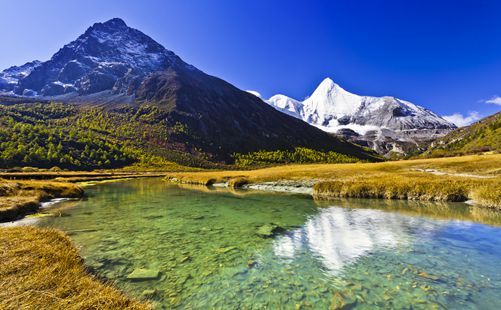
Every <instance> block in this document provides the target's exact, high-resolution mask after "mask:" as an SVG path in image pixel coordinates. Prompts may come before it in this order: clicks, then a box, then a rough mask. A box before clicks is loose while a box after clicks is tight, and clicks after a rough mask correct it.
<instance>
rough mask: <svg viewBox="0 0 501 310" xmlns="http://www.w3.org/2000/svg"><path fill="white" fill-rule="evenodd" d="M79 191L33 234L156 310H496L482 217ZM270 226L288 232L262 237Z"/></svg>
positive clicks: (189, 192) (187, 194) (489, 241)
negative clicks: (42, 232)
mask: <svg viewBox="0 0 501 310" xmlns="http://www.w3.org/2000/svg"><path fill="white" fill-rule="evenodd" d="M86 192H87V196H88V197H87V198H86V199H84V200H82V201H78V202H64V203H62V204H60V205H59V206H58V208H57V209H56V210H53V212H56V213H57V214H58V216H57V217H47V218H43V219H42V220H41V222H40V225H42V226H50V227H57V228H60V229H63V230H64V231H66V232H68V233H69V234H70V235H71V237H72V238H73V240H74V242H75V243H76V245H78V246H79V247H81V253H82V256H83V257H84V259H85V263H86V265H87V266H88V267H89V269H90V270H92V271H93V272H94V273H95V274H97V275H99V276H100V277H103V278H106V279H109V280H111V281H113V282H115V283H116V285H117V286H118V287H120V288H121V289H123V290H124V291H126V292H128V293H129V294H132V295H134V296H137V297H139V298H147V299H149V300H151V301H153V302H154V304H155V305H156V306H157V308H159V309H163V308H165V309H170V308H176V307H177V308H183V309H186V308H188V309H189V308H193V309H211V308H216V309H235V308H241V309H329V308H336V307H338V308H342V307H345V308H352V307H355V308H357V309H374V308H384V309H388V308H397V309H405V308H409V309H410V308H412V309H420V308H423V309H434V308H437V309H438V308H440V309H444V308H449V309H501V228H500V227H501V216H500V214H499V213H496V212H492V211H489V210H483V209H476V208H473V207H469V206H467V205H465V204H422V203H421V204H419V203H411V202H388V201H377V200H340V201H332V202H321V203H317V202H314V201H313V200H312V199H311V198H308V197H305V196H298V195H290V194H269V193H256V192H245V191H240V192H230V191H226V190H216V189H207V188H203V187H193V188H182V187H178V186H174V185H170V184H168V183H166V182H164V181H162V180H155V179H137V180H130V181H123V182H116V183H109V184H102V185H97V186H93V187H89V188H87V189H86ZM270 223H273V224H274V225H277V226H279V227H282V228H285V231H284V232H281V233H279V234H276V235H274V236H272V237H269V238H265V237H264V236H262V235H260V234H259V233H260V232H263V231H266V230H267V228H270V227H275V226H271V225H270ZM263 226H264V227H263ZM277 230H278V229H277ZM141 273H144V274H141ZM137 276H139V278H141V277H142V276H143V277H145V278H146V279H145V280H142V281H141V279H137ZM131 278H136V279H131Z"/></svg>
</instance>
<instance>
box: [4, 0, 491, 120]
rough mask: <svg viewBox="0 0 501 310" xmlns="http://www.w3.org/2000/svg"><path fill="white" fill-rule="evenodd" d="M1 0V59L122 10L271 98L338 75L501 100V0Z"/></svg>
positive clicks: (417, 97) (349, 85) (420, 99)
mask: <svg viewBox="0 0 501 310" xmlns="http://www.w3.org/2000/svg"><path fill="white" fill-rule="evenodd" d="M0 1H1V2H0V29H1V31H0V42H1V48H0V68H6V67H8V66H10V65H14V64H23V63H25V62H27V61H30V60H34V59H40V60H47V59H49V58H50V56H51V55H52V54H53V53H55V52H56V51H57V50H58V49H59V48H60V47H62V45H64V44H66V43H68V42H70V41H72V40H73V39H75V38H76V37H77V36H78V35H79V34H81V33H83V32H84V31H85V30H86V29H87V27H89V26H90V25H92V24H93V23H94V22H98V21H105V20H108V19H110V18H112V17H121V18H123V19H124V20H125V21H126V23H127V24H128V25H129V26H132V27H134V28H137V29H139V30H141V31H143V32H145V33H146V34H148V35H150V36H151V37H153V38H154V39H155V40H157V41H158V42H160V43H161V44H163V45H164V46H165V47H166V48H168V49H170V50H172V51H174V52H175V53H177V54H178V55H179V56H181V57H182V58H183V59H184V60H185V61H187V62H189V63H191V64H193V65H195V66H197V67H198V68H200V69H202V70H203V71H205V72H207V73H209V74H212V75H216V76H218V77H221V78H223V79H225V80H227V81H229V82H231V83H233V84H234V85H236V86H238V87H240V88H242V89H250V90H257V91H259V92H260V93H261V94H262V95H263V96H264V97H269V96H271V95H273V94H276V93H283V94H286V95H289V96H291V97H294V98H297V99H302V98H304V97H306V96H308V95H309V94H310V93H311V92H312V91H313V89H314V88H315V86H316V85H317V84H318V83H319V82H320V81H321V80H322V79H323V78H324V77H331V78H332V79H333V80H334V81H336V82H337V83H338V84H340V85H341V86H342V87H344V88H345V89H347V90H349V91H352V92H355V93H358V94H362V95H376V96H379V95H393V96H397V97H400V98H402V99H406V100H409V101H412V102H414V103H416V104H419V105H423V106H425V107H427V108H430V109H432V110H434V111H436V112H438V113H439V114H442V115H448V114H453V113H457V112H459V113H462V114H464V115H466V114H468V113H469V112H471V111H478V112H479V113H480V114H481V115H488V114H491V113H494V112H496V111H499V110H500V109H501V105H496V104H487V103H485V102H484V101H485V100H488V99H492V98H493V97H495V96H501V1H495V0H493V1H482V0H475V1H467V0H459V1H446V0H434V1H430V0H415V1H414V0H405V1H404V0H398V1H397V0H395V1H383V0H381V1H377V0H372V1H370V0H367V1H362V0H359V1H353V0H351V1H349V0H347V1H278V0H277V1H265V0H263V1H260V0H252V1H250V0H249V1H232V0H206V1H202V0H200V1H192V0H182V1H181V0H180V1H148V0H142V1H111V0H108V1H103V0H101V1H93V0H87V1H61V0H57V1H54V0H51V1H35V0H33V1H25V0H16V1H4V0H0ZM499 100H500V101H501V98H500V99H499ZM500 104H501V102H500Z"/></svg>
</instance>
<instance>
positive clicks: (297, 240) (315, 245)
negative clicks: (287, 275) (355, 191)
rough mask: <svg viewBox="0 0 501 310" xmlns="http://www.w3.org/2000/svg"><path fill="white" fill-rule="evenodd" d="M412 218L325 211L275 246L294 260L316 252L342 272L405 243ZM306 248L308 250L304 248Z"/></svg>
mask: <svg viewBox="0 0 501 310" xmlns="http://www.w3.org/2000/svg"><path fill="white" fill-rule="evenodd" d="M412 221H413V219H412V218H407V217H402V216H400V215H398V214H394V213H386V212H382V211H378V210H366V209H343V208H337V207H332V208H328V209H324V210H321V211H320V212H319V213H318V214H317V215H316V216H314V217H312V218H311V219H309V220H308V221H307V222H306V224H305V225H304V226H303V227H302V228H300V229H297V230H294V231H292V232H291V233H290V234H288V235H285V236H281V237H279V238H278V239H277V240H276V241H275V243H274V252H275V254H276V255H279V256H282V257H285V258H290V259H293V258H294V257H295V255H296V253H297V252H299V251H300V250H301V249H302V248H303V247H307V249H308V250H309V251H311V252H313V253H314V254H315V255H317V256H318V258H319V259H320V260H321V261H322V264H323V265H324V266H325V267H326V268H327V269H329V270H331V271H334V272H335V271H338V270H340V269H341V268H342V267H343V266H345V265H346V264H349V263H351V262H353V261H355V260H356V259H357V258H358V257H361V256H363V255H367V254H369V252H370V251H373V250H376V249H377V248H380V247H386V248H394V247H396V246H397V245H399V244H403V243H405V240H406V237H407V235H408V233H406V229H405V227H407V226H409V224H410V222H412ZM303 249H305V248H303Z"/></svg>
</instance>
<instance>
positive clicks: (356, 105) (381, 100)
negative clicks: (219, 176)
mask: <svg viewBox="0 0 501 310" xmlns="http://www.w3.org/2000/svg"><path fill="white" fill-rule="evenodd" d="M266 102H267V103H268V104H270V105H271V106H273V107H274V108H275V109H277V110H278V111H281V112H283V113H285V114H288V115H290V116H294V117H296V118H298V119H301V120H303V121H305V122H307V123H309V124H311V125H313V126H315V127H317V128H320V129H322V130H323V131H325V132H329V133H333V134H336V135H337V136H341V137H343V138H345V139H347V140H349V141H352V142H355V143H357V144H359V145H363V146H367V147H370V148H372V149H374V150H375V151H377V152H378V153H380V154H387V155H390V154H391V153H402V154H408V153H412V152H419V151H423V150H425V149H426V148H427V147H428V145H429V144H430V143H431V141H433V140H435V139H437V138H439V137H442V136H444V135H446V134H447V133H449V132H450V131H451V130H453V129H455V128H456V126H455V125H454V124H452V123H450V122H448V121H447V120H445V119H443V118H442V117H440V116H438V115H437V114H435V113H433V112H432V111H430V110H428V109H425V108H423V107H420V106H417V105H415V104H413V103H410V102H408V101H405V100H401V99H398V98H395V97H370V96H359V95H356V94H353V93H350V92H348V91H346V90H344V89H343V88H341V86H339V85H338V84H336V83H334V81H332V80H331V79H330V78H326V79H325V80H323V81H322V83H320V85H319V86H318V87H317V89H315V91H314V92H313V94H312V95H311V96H310V97H308V98H307V99H305V100H304V101H299V100H295V99H293V98H290V97H287V96H285V95H275V96H273V97H271V98H270V99H269V100H266Z"/></svg>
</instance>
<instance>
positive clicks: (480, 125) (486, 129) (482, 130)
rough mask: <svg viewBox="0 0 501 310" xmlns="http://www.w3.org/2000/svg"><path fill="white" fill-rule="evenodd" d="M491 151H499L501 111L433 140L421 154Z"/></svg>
mask: <svg viewBox="0 0 501 310" xmlns="http://www.w3.org/2000/svg"><path fill="white" fill-rule="evenodd" d="M492 151H493V152H500V151H501V112H498V113H496V114H494V115H491V116H489V117H486V118H484V119H482V120H480V121H478V122H476V123H474V124H472V125H470V126H467V127H462V128H458V129H456V130H454V131H452V132H450V133H449V134H448V135H446V136H445V137H443V138H440V139H438V140H437V141H435V142H433V143H432V145H431V146H430V148H429V149H428V150H427V151H426V152H425V153H424V154H423V155H424V156H428V157H442V156H456V155H465V154H475V153H483V152H492Z"/></svg>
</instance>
